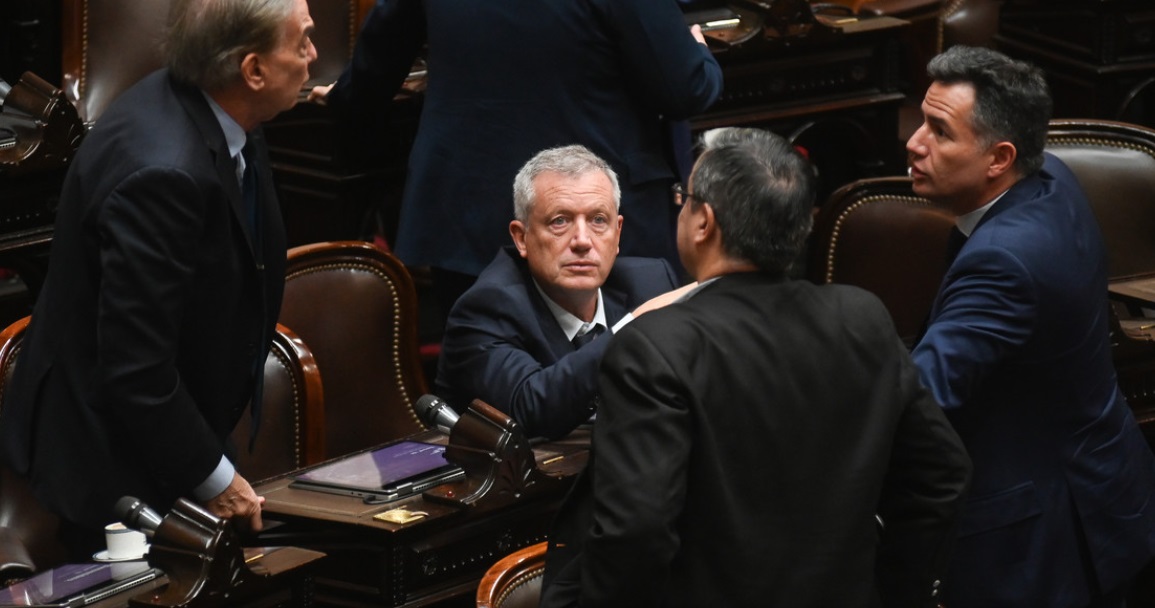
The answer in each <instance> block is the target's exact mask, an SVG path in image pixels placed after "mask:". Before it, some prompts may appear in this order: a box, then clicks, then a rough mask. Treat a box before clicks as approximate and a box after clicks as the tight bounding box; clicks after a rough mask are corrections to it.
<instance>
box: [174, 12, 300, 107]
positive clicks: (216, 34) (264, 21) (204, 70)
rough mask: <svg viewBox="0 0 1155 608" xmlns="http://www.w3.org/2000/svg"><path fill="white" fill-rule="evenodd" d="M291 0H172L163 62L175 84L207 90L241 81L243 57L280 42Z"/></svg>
mask: <svg viewBox="0 0 1155 608" xmlns="http://www.w3.org/2000/svg"><path fill="white" fill-rule="evenodd" d="M294 8H296V1H295V0H175V1H174V2H173V3H172V6H171V7H170V8H169V13H168V31H167V36H166V37H165V42H164V52H165V62H166V64H167V65H168V69H169V71H170V72H171V73H172V75H173V76H174V77H175V78H176V79H177V80H179V81H181V82H185V83H188V84H191V85H195V86H197V87H200V88H201V89H204V90H206V91H213V90H217V89H220V88H222V87H224V86H226V85H228V84H230V83H232V82H235V81H237V80H239V78H240V75H241V59H243V58H244V56H245V55H246V54H248V53H265V52H268V51H271V50H273V49H275V48H276V47H277V45H278V44H280V43H281V37H282V36H283V35H284V28H285V23H286V22H287V21H288V19H289V17H290V16H292V14H293V9H294Z"/></svg>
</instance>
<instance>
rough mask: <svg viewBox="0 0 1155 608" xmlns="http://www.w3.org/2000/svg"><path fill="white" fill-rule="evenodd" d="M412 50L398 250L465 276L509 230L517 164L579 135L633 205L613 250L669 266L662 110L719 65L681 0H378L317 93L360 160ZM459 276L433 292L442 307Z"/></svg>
mask: <svg viewBox="0 0 1155 608" xmlns="http://www.w3.org/2000/svg"><path fill="white" fill-rule="evenodd" d="M422 48H427V49H428V72H429V78H428V87H427V89H426V90H425V92H424V97H423V106H422V110H421V121H420V127H419V129H418V132H417V137H416V141H415V142H414V143H413V149H412V151H411V152H410V155H409V171H408V175H407V177H406V181H405V194H404V198H403V200H402V204H401V217H400V225H399V228H398V230H397V243H396V244H395V245H396V252H397V255H398V257H400V258H401V260H403V261H404V262H405V263H406V264H408V265H411V266H431V267H433V269H434V281H435V283H437V284H438V285H441V286H445V285H452V284H453V283H457V284H463V283H464V284H465V285H464V286H465V287H467V286H468V284H467V283H468V282H469V281H472V279H473V278H474V277H476V276H477V275H478V274H479V273H480V272H481V271H482V269H483V268H485V265H486V262H487V261H488V260H490V259H492V257H493V255H494V253H496V252H497V250H498V249H500V248H501V247H502V246H503V245H506V244H507V241H506V240H505V234H506V232H505V226H506V224H507V223H508V221H509V216H508V207H507V204H508V203H507V201H508V192H509V184H510V183H511V182H512V180H513V176H514V174H516V173H517V170H518V168H519V167H521V165H523V164H524V163H525V162H526V161H527V160H529V158H530V157H532V156H533V155H534V154H536V153H537V152H539V151H541V150H544V149H546V148H552V147H556V146H564V145H568V144H573V143H578V144H582V145H584V146H585V147H587V148H589V149H590V150H591V151H592V152H593V153H594V154H597V155H598V156H599V157H601V158H603V159H605V160H606V162H607V163H609V165H610V166H611V167H612V168H613V169H614V172H615V173H617V175H618V177H619V179H620V180H621V190H622V210H623V212H624V213H625V214H626V216H628V217H633V218H635V223H634V224H632V225H631V227H630V230H628V231H627V234H625V235H624V236H622V239H621V246H622V253H623V254H624V255H632V256H638V255H641V256H656V257H664V258H666V259H667V260H670V261H671V262H672V263H673V264H675V265H676V264H677V259H678V258H677V249H676V247H675V245H674V222H675V218H676V216H677V209H676V208H675V207H674V205H673V202H672V197H671V196H670V190H669V188H670V186H671V185H672V184H673V183H674V181H675V174H676V171H675V169H676V167H675V164H676V163H675V159H674V151H673V149H672V146H671V144H670V138H671V124H670V123H671V121H677V120H680V119H686V118H689V117H691V116H693V115H695V114H697V113H700V112H702V111H703V110H705V109H706V108H708V107H709V106H710V104H711V103H713V102H714V100H716V99H717V98H718V96H719V95H720V94H721V90H722V70H721V68H720V67H719V66H718V63H717V62H716V61H715V60H714V58H713V56H712V55H711V53H710V50H709V49H708V48H707V47H706V44H705V39H704V38H703V36H702V34H701V32H700V29H699V28H698V27H697V26H694V27H693V28H689V27H687V26H686V23H685V21H684V19H683V16H682V13H681V12H680V11H679V9H678V6H677V4H676V3H675V2H672V1H671V0H583V1H581V2H574V1H572V0H535V1H533V2H516V1H514V2H510V1H501V2H477V1H473V0H426V1H417V0H377V3H376V5H375V6H374V8H373V10H372V11H371V12H370V14H369V15H368V17H366V20H365V24H364V26H363V28H362V30H361V33H360V35H359V36H358V39H357V46H356V49H355V51H354V56H353V61H352V63H351V64H350V66H349V68H348V69H347V70H346V71H345V73H344V74H343V75H342V76H341V78H340V79H339V80H338V81H337V83H336V85H335V86H334V87H333V88H332V90H331V91H329V92H328V95H327V100H328V103H329V104H330V105H331V106H333V107H334V108H335V109H336V110H337V115H338V116H339V117H340V118H341V120H342V122H343V123H344V124H346V125H348V126H349V127H350V128H351V134H350V138H349V139H350V140H352V141H353V142H354V143H355V144H357V145H356V146H355V148H356V149H357V150H358V152H355V154H357V155H358V156H359V157H361V159H362V160H372V159H375V158H377V157H378V156H379V149H380V145H381V143H380V142H381V141H382V137H383V136H384V135H386V134H387V130H388V124H387V121H388V103H389V100H391V99H392V98H393V96H394V95H395V94H396V93H397V90H398V88H399V87H400V86H401V84H402V83H403V81H404V79H405V78H406V76H407V75H408V74H409V71H410V70H411V68H412V66H413V61H414V59H415V58H416V57H417V56H418V54H419V52H421V50H422ZM322 90H323V89H322ZM642 218H645V222H642V221H640V220H641V219H642ZM463 289H464V287H462V288H461V289H460V290H458V289H455V288H454V287H452V286H450V287H448V288H446V289H445V290H444V292H443V293H441V294H440V295H441V297H442V298H443V299H445V300H447V301H446V302H444V304H445V307H446V309H448V308H449V306H451V305H452V303H453V302H452V299H453V298H455V297H456V296H457V295H459V294H460V291H461V290H463ZM438 291H439V292H441V291H442V290H441V289H440V288H438Z"/></svg>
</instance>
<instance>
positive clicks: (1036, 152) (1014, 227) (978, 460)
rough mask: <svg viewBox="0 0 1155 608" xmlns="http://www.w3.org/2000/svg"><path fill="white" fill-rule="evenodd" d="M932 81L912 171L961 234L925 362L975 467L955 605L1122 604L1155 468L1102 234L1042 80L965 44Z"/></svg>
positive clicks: (1146, 539) (1153, 496)
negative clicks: (1056, 129) (1138, 417)
mask: <svg viewBox="0 0 1155 608" xmlns="http://www.w3.org/2000/svg"><path fill="white" fill-rule="evenodd" d="M928 72H929V74H930V76H931V78H932V79H933V83H932V84H931V86H930V88H929V90H928V91H927V93H926V98H925V100H924V101H923V104H922V109H923V114H924V115H925V121H924V123H923V125H922V126H921V127H920V128H919V129H918V131H917V132H915V134H914V135H913V136H911V138H910V141H909V142H908V143H907V151H908V153H909V156H910V167H911V176H912V178H913V180H914V191H915V192H916V193H917V194H919V195H921V196H924V197H926V198H929V199H932V200H935V201H938V202H941V203H943V204H945V205H947V206H948V207H949V208H951V209H952V210H953V211H954V213H955V214H956V215H957V216H958V219H957V226H958V230H959V234H958V238H956V239H954V241H955V246H954V247H952V255H956V257H954V259H953V262H952V263H951V264H950V267H949V269H948V270H947V274H946V277H945V278H944V279H943V283H942V286H941V287H940V288H939V293H938V296H937V297H936V299H935V301H934V304H933V307H932V310H931V313H930V317H929V321H928V325H927V330H926V333H925V335H924V336H923V337H922V339H921V341H920V342H919V343H918V344H917V346H916V347H915V349H914V353H913V357H914V361H915V363H916V364H917V365H918V367H919V370H920V372H921V376H922V380H923V382H924V384H925V385H926V386H927V387H929V388H930V390H931V392H933V393H934V395H935V397H936V398H937V399H938V401H939V403H941V404H942V406H943V407H944V408H945V411H946V414H947V417H948V418H949V419H950V421H951V423H952V424H953V425H954V427H955V429H956V430H957V431H958V433H959V435H960V436H961V437H962V439H963V442H964V443H965V444H966V446H967V448H968V450H969V451H970V455H971V457H972V458H973V459H974V466H975V475H974V484H973V487H972V489H971V495H970V498H969V500H968V504H967V507H966V509H964V511H963V516H962V519H961V521H960V524H959V538H958V541H957V544H956V548H955V554H954V557H953V559H952V561H951V566H950V570H949V573H948V575H947V578H946V579H945V581H944V586H943V592H944V603H945V604H946V605H947V606H950V608H969V607H975V608H978V607H984V608H985V607H989V606H1002V607H1014V606H1023V607H1026V606H1048V607H1050V608H1062V607H1085V606H1096V607H1100V606H1121V605H1122V604H1123V600H1124V594H1125V591H1126V587H1127V583H1128V582H1129V581H1130V580H1131V578H1132V577H1134V575H1135V573H1136V572H1137V571H1138V570H1139V568H1140V567H1142V566H1143V564H1144V563H1146V562H1147V561H1148V560H1149V559H1150V557H1151V555H1152V550H1153V548H1155V502H1153V500H1155V457H1152V454H1151V451H1150V449H1149V448H1148V447H1147V444H1146V442H1145V441H1144V439H1143V436H1142V435H1141V433H1140V431H1139V428H1138V426H1137V425H1136V423H1135V420H1134V418H1133V416H1132V414H1131V411H1130V408H1128V406H1127V403H1126V401H1124V399H1123V395H1122V393H1120V391H1119V387H1118V383H1117V381H1116V377H1115V370H1114V367H1113V366H1112V360H1111V343H1110V339H1109V336H1108V329H1107V310H1108V309H1107V306H1108V304H1107V257H1106V253H1105V250H1104V247H1103V243H1102V238H1101V236H1100V234H1099V228H1098V225H1097V224H1096V222H1095V218H1094V216H1093V215H1092V213H1091V209H1090V206H1089V204H1088V202H1087V199H1086V197H1085V196H1084V194H1083V192H1082V190H1080V188H1079V183H1078V181H1077V180H1076V179H1075V176H1074V175H1073V174H1072V173H1071V171H1070V170H1069V169H1068V168H1067V167H1066V166H1065V165H1063V163H1062V162H1060V161H1059V160H1058V159H1057V158H1055V157H1054V156H1052V155H1050V154H1045V153H1044V152H1043V147H1044V144H1045V141H1046V132H1047V122H1048V119H1049V118H1050V114H1051V99H1050V95H1049V93H1048V91H1047V85H1046V82H1045V81H1044V79H1043V74H1042V72H1041V71H1040V70H1038V69H1036V68H1034V67H1032V66H1030V65H1028V64H1026V63H1023V62H1020V61H1014V60H1012V59H1010V58H1008V57H1006V56H1004V55H1002V54H1000V53H997V52H995V51H991V50H989V49H980V48H966V47H953V48H951V49H950V50H949V51H947V52H946V53H943V54H942V55H940V56H938V57H936V58H935V59H933V60H932V61H931V62H930V65H929V66H928ZM963 235H969V238H966V239H965V241H964V240H963ZM954 251H957V254H955V253H954Z"/></svg>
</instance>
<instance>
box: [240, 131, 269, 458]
mask: <svg viewBox="0 0 1155 608" xmlns="http://www.w3.org/2000/svg"><path fill="white" fill-rule="evenodd" d="M241 155H242V156H244V160H245V170H244V173H243V174H242V177H241V200H242V202H243V203H244V214H245V221H246V222H248V228H249V234H250V235H252V242H253V251H254V255H256V256H257V261H258V263H259V262H260V259H261V257H262V256H261V230H260V227H261V225H260V220H261V215H260V206H259V205H258V204H257V200H258V198H259V197H258V196H257V173H256V162H255V157H256V155H255V154H254V153H253V146H252V144H251V143H246V144H245V147H244V149H243V150H241ZM262 306H263V304H262ZM263 333H264V332H262V334H263ZM261 338H262V339H261V344H262V346H264V347H265V348H264V349H261V348H258V349H257V355H256V357H255V358H254V359H253V362H252V366H253V368H252V375H253V376H252V377H253V393H252V399H251V400H250V402H249V412H250V413H251V414H252V425H251V430H250V433H249V451H250V452H252V451H253V449H254V448H255V447H256V443H257V432H258V431H259V430H260V428H261V405H262V402H263V401H264V396H265V377H264V376H265V359H266V358H267V357H268V344H269V340H268V339H267V338H266V336H264V335H262V336H261Z"/></svg>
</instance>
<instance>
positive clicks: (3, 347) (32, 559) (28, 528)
mask: <svg viewBox="0 0 1155 608" xmlns="http://www.w3.org/2000/svg"><path fill="white" fill-rule="evenodd" d="M29 320H30V317H24V318H22V319H20V320H18V321H16V322H15V323H13V324H12V325H9V326H8V328H7V329H5V330H4V331H3V332H0V402H2V401H3V399H4V388H5V386H7V384H8V380H9V378H11V377H12V370H13V369H14V367H15V365H16V358H17V356H18V355H19V354H20V349H21V347H22V346H23V341H24V331H25V329H27V327H28V321H29ZM59 527H60V519H59V518H58V517H56V515H54V514H52V513H51V512H49V511H48V510H46V509H45V508H43V507H41V506H40V503H39V502H37V500H36V498H35V497H34V496H33V494H32V488H31V487H29V485H28V482H27V481H26V480H25V479H24V478H23V477H20V476H19V475H17V474H16V473H15V472H13V471H12V470H11V469H9V468H8V466H7V465H2V464H0V584H6V583H7V582H8V581H12V580H16V579H20V578H26V577H28V576H30V575H31V574H33V573H34V572H37V571H39V570H45V569H48V568H52V567H55V566H58V565H60V564H62V563H64V562H65V561H66V559H67V556H68V553H67V550H66V549H65V547H64V546H63V545H61V544H60V543H59V542H58V541H57V532H58V530H59Z"/></svg>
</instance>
